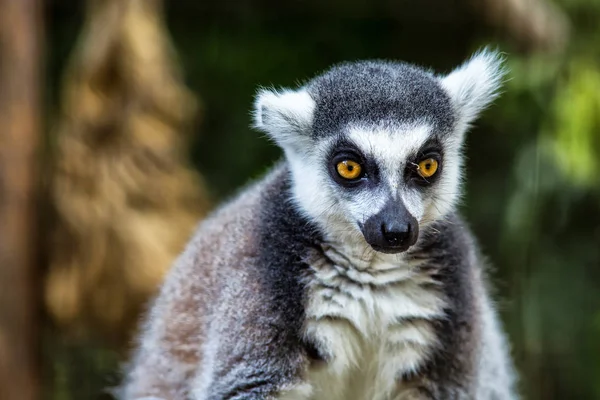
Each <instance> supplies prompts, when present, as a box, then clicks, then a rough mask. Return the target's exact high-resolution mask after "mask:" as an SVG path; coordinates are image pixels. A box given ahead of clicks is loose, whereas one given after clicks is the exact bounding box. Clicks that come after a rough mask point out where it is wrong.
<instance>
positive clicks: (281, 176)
mask: <svg viewBox="0 0 600 400" xmlns="http://www.w3.org/2000/svg"><path fill="white" fill-rule="evenodd" d="M499 65H500V60H499V58H498V57H497V55H494V54H491V53H487V52H482V53H479V54H478V55H476V56H475V57H474V58H473V59H472V60H470V61H469V62H468V63H467V64H465V65H463V66H461V67H460V68H458V69H456V70H455V71H453V72H452V73H451V74H449V75H447V76H444V77H440V76H436V75H434V74H432V73H431V72H429V71H426V70H423V69H420V68H418V67H415V66H410V65H407V64H403V63H391V62H381V61H369V62H358V63H352V64H343V65H341V66H337V67H334V68H332V69H331V70H330V71H328V72H326V73H324V74H322V75H321V76H319V77H317V78H315V79H313V80H312V81H311V82H309V83H308V84H307V85H306V86H304V87H302V88H299V89H298V90H295V91H281V92H275V91H261V92H260V93H259V95H258V98H257V102H256V104H255V106H256V110H255V126H256V127H257V128H259V129H261V130H263V131H265V132H266V133H268V134H269V135H270V136H271V137H272V138H273V139H275V141H276V142H277V143H278V144H279V145H280V146H281V148H282V149H283V150H284V153H285V161H284V162H282V163H280V164H278V165H277V166H276V167H274V168H273V169H272V170H271V171H270V172H269V173H268V174H267V175H266V177H264V178H263V179H262V180H260V181H259V182H258V183H256V184H254V185H253V186H251V187H250V188H248V189H246V190H244V191H242V192H241V193H240V194H239V195H238V196H237V197H236V198H235V199H234V200H233V201H231V202H229V203H227V204H226V205H224V206H223V207H222V208H221V209H219V210H217V212H216V213H214V214H213V216H212V217H210V218H209V219H208V220H206V221H204V222H203V223H202V224H201V226H200V227H199V229H198V231H197V232H196V234H195V235H194V237H193V238H192V240H191V243H190V244H189V245H188V247H187V248H186V250H185V251H184V253H183V254H182V255H181V256H180V258H179V259H178V261H177V262H176V264H175V266H174V267H173V269H172V270H171V271H170V272H169V274H168V277H167V279H166V282H165V284H164V285H163V287H162V289H161V292H160V295H159V296H158V298H157V299H156V301H155V303H154V305H153V307H152V309H151V312H150V315H149V318H148V320H147V323H146V327H145V328H144V329H143V330H142V333H141V343H140V348H139V350H138V352H137V356H136V357H135V358H134V360H133V363H132V366H131V370H130V371H129V373H128V377H127V378H128V379H127V380H126V384H125V386H124V393H123V396H124V398H126V399H146V400H150V399H163V400H170V399H173V400H175V399H194V400H220V399H237V400H243V399H248V400H250V399H281V400H283V399H286V400H301V399H302V400H308V399H311V400H388V399H389V400H398V399H461V400H467V399H477V400H512V399H515V398H516V395H515V393H514V391H513V385H514V382H513V381H514V379H513V369H512V363H511V361H510V356H509V351H508V347H507V343H506V339H505V337H504V334H503V332H502V329H501V327H500V324H499V320H498V317H497V314H496V311H495V310H494V308H493V307H492V305H491V302H490V299H489V295H488V290H487V288H486V285H485V282H484V281H485V279H484V276H485V272H484V268H483V263H482V261H481V259H480V255H479V252H478V249H477V245H476V243H475V240H474V238H473V236H472V235H471V233H470V232H469V230H468V229H467V228H466V227H465V226H464V224H463V223H462V221H461V219H460V218H459V217H458V216H457V215H456V213H455V209H456V202H457V199H458V197H459V195H460V182H461V179H460V177H461V171H462V143H463V140H464V134H465V132H466V130H467V128H468V126H469V124H470V123H471V122H472V121H473V120H474V118H475V117H476V116H477V114H478V113H479V112H480V111H481V110H482V109H483V108H484V107H485V106H486V105H487V104H489V102H490V101H491V100H493V98H494V97H495V93H496V90H497V88H498V87H499V84H500V76H501V72H500V66H499Z"/></svg>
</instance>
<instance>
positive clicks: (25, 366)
mask: <svg viewBox="0 0 600 400" xmlns="http://www.w3.org/2000/svg"><path fill="white" fill-rule="evenodd" d="M40 6H41V4H40V0H0V121H2V127H1V128H0V398H1V399H3V400H32V399H36V398H38V396H39V394H40V391H39V381H40V377H39V370H38V368H39V362H38V361H39V360H38V350H39V335H38V333H39V326H38V324H39V318H38V317H39V314H38V310H39V309H38V294H39V290H38V285H37V283H38V281H37V276H36V275H37V265H36V257H35V254H36V251H35V249H36V246H37V240H36V213H35V198H36V196H35V190H36V189H35V187H36V181H37V180H36V157H37V154H36V151H37V146H38V143H39V134H40V115H39V111H40V107H39V102H40V93H39V91H40V87H41V86H40V84H41V82H40V70H41V60H40V54H41V52H40V38H41V36H40V35H41V13H40V11H41V10H40Z"/></svg>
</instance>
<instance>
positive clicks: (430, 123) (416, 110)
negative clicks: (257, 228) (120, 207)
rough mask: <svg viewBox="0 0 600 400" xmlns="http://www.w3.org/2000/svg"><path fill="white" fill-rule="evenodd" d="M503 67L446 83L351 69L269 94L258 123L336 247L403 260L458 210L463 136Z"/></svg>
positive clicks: (494, 62)
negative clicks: (360, 244) (433, 226)
mask: <svg viewBox="0 0 600 400" xmlns="http://www.w3.org/2000/svg"><path fill="white" fill-rule="evenodd" d="M499 66H500V60H499V58H498V57H497V55H495V54H491V53H489V52H482V53H479V54H478V55H476V56H475V57H474V58H472V59H471V60H470V61H469V62H468V63H466V64H465V65H463V66H462V67H460V68H458V69H457V70H455V71H454V72H452V73H451V74H450V75H448V76H443V77H438V76H435V75H433V74H431V73H430V72H427V71H425V70H422V69H419V68H416V67H413V66H409V65H407V64H400V63H388V62H361V63H355V64H346V65H342V66H338V67H335V68H333V69H331V70H330V71H328V72H326V73H325V74H323V75H321V76H319V77H317V78H315V79H313V80H312V81H311V82H309V83H308V84H307V85H306V86H305V87H303V88H301V89H299V90H297V91H283V92H279V93H278V92H271V91H262V92H261V93H260V94H259V96H258V99H257V104H256V113H255V118H256V120H255V123H256V126H257V127H259V128H261V129H262V130H264V131H266V132H267V133H268V134H269V135H271V137H273V138H274V139H275V140H276V141H277V143H278V144H279V145H280V146H281V147H282V148H283V150H284V151H285V154H286V157H287V159H288V162H289V165H290V170H291V173H292V177H293V200H294V201H295V203H296V204H297V206H298V207H299V209H300V210H301V211H302V212H303V213H304V214H305V215H306V216H307V217H309V218H310V219H311V220H313V221H315V222H316V223H317V224H318V225H319V226H320V227H321V228H322V229H323V231H324V232H325V234H326V237H327V238H328V239H329V240H333V241H336V240H340V241H348V240H356V239H361V240H362V239H364V241H366V242H367V243H368V244H369V245H370V246H371V247H372V248H373V249H374V250H375V251H378V252H383V253H400V252H403V251H406V250H407V249H408V248H409V247H410V246H412V245H414V244H415V243H416V242H417V240H418V237H419V231H420V230H422V229H423V227H424V226H426V225H427V224H429V223H431V222H434V221H436V220H438V219H440V218H444V216H446V215H447V214H448V213H449V212H451V211H452V210H453V208H454V207H455V205H456V203H457V200H458V198H459V194H460V176H461V166H462V156H461V146H462V143H463V136H464V132H465V131H466V129H467V127H468V125H469V123H470V122H472V120H473V119H474V118H475V117H476V116H477V114H478V113H479V111H481V110H482V109H483V108H484V107H485V106H486V105H487V104H489V102H490V101H491V100H492V99H493V98H494V96H495V93H496V91H497V89H498V86H499V84H500V78H501V74H500V72H499V71H500V69H499Z"/></svg>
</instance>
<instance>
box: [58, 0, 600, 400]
mask: <svg viewBox="0 0 600 400" xmlns="http://www.w3.org/2000/svg"><path fill="white" fill-rule="evenodd" d="M557 3H558V5H559V6H560V7H561V8H562V9H563V10H565V12H566V13H567V15H568V17H569V19H570V20H571V22H572V27H571V31H572V32H571V38H570V40H571V42H570V44H569V47H568V48H567V50H566V52H564V53H559V54H554V55H544V54H535V53H534V54H528V55H523V54H520V53H518V52H516V51H515V49H516V48H517V47H518V46H516V45H515V44H514V43H512V42H507V41H503V40H502V36H501V35H500V34H499V33H498V32H495V31H494V32H492V31H490V30H489V29H484V28H483V27H482V26H481V23H479V22H478V17H477V16H476V15H473V14H472V12H470V11H469V10H468V9H466V8H464V7H463V5H462V3H461V2H440V3H439V4H438V3H436V6H435V7H434V8H432V7H431V4H432V3H431V2H429V1H427V2H422V3H420V2H391V1H387V0H379V1H372V2H367V1H366V0H365V1H363V0H346V1H343V2H342V1H332V2H317V1H316V0H315V1H306V2H274V1H270V0H261V1H250V0H243V1H240V2H237V3H235V4H234V3H231V2H193V1H178V2H168V4H167V9H166V12H167V17H168V25H169V29H170V31H171V34H172V35H173V37H174V42H175V45H176V48H177V50H178V54H179V57H180V61H181V63H182V64H183V67H184V71H185V74H186V77H187V78H186V79H187V84H188V85H189V87H191V88H192V89H193V90H194V91H195V92H196V93H197V94H198V95H199V96H200V98H201V99H202V102H203V105H204V109H203V113H204V118H203V122H202V124H201V125H200V126H199V128H198V129H199V135H198V137H197V140H196V141H195V143H194V145H193V147H192V148H191V149H190V150H191V154H192V158H193V160H194V163H195V165H196V166H197V168H198V169H199V170H200V171H201V172H202V173H203V174H204V175H205V176H206V179H207V183H208V186H209V189H210V190H211V191H212V192H213V195H214V196H215V198H218V199H223V198H225V197H227V196H229V195H231V194H232V193H233V192H234V191H235V190H236V188H238V187H239V186H241V185H243V184H244V183H245V182H247V181H248V180H249V179H251V178H253V177H256V176H258V175H259V174H260V173H262V172H263V171H264V170H265V168H267V167H268V166H269V165H270V164H271V163H273V162H274V161H275V160H276V159H277V158H278V157H279V156H280V152H279V150H277V149H276V148H275V147H274V146H273V145H272V144H270V143H268V141H267V140H266V139H265V138H264V137H260V135H258V134H257V133H256V132H252V131H251V130H250V129H249V128H248V126H249V124H250V118H249V110H250V107H251V102H252V96H253V94H254V91H255V89H256V86H257V85H276V86H288V85H294V84H295V83H296V82H297V80H298V79H300V80H302V79H306V78H309V77H311V76H312V75H314V74H316V73H318V72H319V71H321V70H322V69H324V68H326V67H328V66H329V65H330V64H332V63H334V62H339V61H343V60H353V59H358V58H393V59H402V60H406V61H411V62H417V63H419V64H423V65H428V66H431V67H433V68H435V69H437V70H438V71H448V69H449V68H451V67H452V66H454V65H456V64H457V63H459V62H461V61H462V60H463V59H464V58H465V57H467V56H468V55H469V53H470V52H471V51H473V50H474V49H476V48H477V47H479V46H480V45H482V44H486V43H489V42H492V43H496V44H498V45H499V46H500V48H501V49H503V50H504V51H506V52H507V58H508V60H509V65H508V66H509V68H510V69H511V71H512V72H511V76H510V80H509V81H508V82H507V85H506V88H505V93H504V95H503V96H502V97H501V98H500V99H499V100H498V101H497V102H496V104H495V105H494V107H492V108H491V109H490V110H489V111H487V112H486V113H485V115H484V117H483V118H482V120H480V121H479V122H478V123H477V126H476V127H475V128H474V130H473V131H472V132H471V133H470V135H469V139H468V147H467V165H466V168H467V175H468V179H467V182H466V188H465V189H466V191H467V196H466V201H465V203H464V205H463V208H462V211H463V213H464V214H465V216H466V218H467V219H468V221H469V222H470V224H471V226H472V228H473V229H474V231H475V232H476V234H477V236H478V237H479V239H480V241H481V244H482V247H483V250H484V252H485V253H486V254H488V255H489V258H490V260H491V264H492V265H493V266H494V272H493V276H494V282H495V284H496V286H497V288H498V294H499V299H500V300H499V302H498V305H499V308H500V310H501V311H502V316H503V318H504V321H505V323H506V327H507V330H508V332H509V334H510V338H511V341H512V343H513V347H514V355H515V359H516V362H517V364H518V367H519V370H520V375H521V388H522V392H523V393H524V395H525V396H524V397H525V398H527V399H540V400H541V399H544V400H546V399H550V400H552V399H600V380H599V379H598V378H600V175H599V174H598V172H597V171H598V169H599V168H600V161H599V160H600V24H598V21H600V1H596V0H560V1H558V2H557ZM461 7H463V8H461ZM432 9H434V10H435V12H432V11H431V10H432ZM80 11H81V10H78V9H77V8H76V7H74V6H73V5H65V4H64V3H60V2H56V3H54V4H53V7H51V8H50V9H49V13H50V16H49V17H50V20H51V21H53V22H52V23H51V26H50V31H49V36H50V41H51V43H50V52H51V53H50V54H49V60H50V63H49V65H48V72H49V76H50V82H51V87H50V91H49V93H50V94H49V98H48V102H49V109H50V110H52V109H53V108H52V107H53V106H52V105H53V104H55V100H56V95H57V92H56V87H57V86H56V85H57V82H58V77H59V74H60V71H61V70H62V68H63V67H64V62H65V59H66V55H67V54H68V51H69V49H70V48H71V46H72V44H73V38H74V37H75V36H76V34H77V32H78V29H79V28H80V24H81V13H80ZM52 115H53V113H52V112H50V116H52ZM48 336H49V343H50V344H48V346H49V347H52V346H55V348H56V349H57V350H56V352H57V354H60V357H59V358H56V361H55V362H54V364H53V365H49V366H48V370H49V378H50V379H51V380H52V377H55V379H54V384H55V389H56V390H55V391H54V393H55V394H54V395H49V396H48V398H53V399H60V400H63V399H65V400H66V399H80V398H100V397H99V393H101V390H100V388H103V387H105V386H106V385H107V380H108V381H110V382H113V380H114V379H116V378H115V369H114V368H115V367H116V359H113V360H112V361H111V362H108V361H102V360H107V356H106V355H105V354H104V353H103V351H101V350H94V351H91V350H90V349H91V348H93V347H91V346H92V345H91V344H90V345H89V346H86V345H82V346H79V347H76V348H75V347H73V346H69V345H64V344H61V343H62V342H61V340H60V339H59V336H58V335H55V334H54V333H49V335H48ZM98 357H100V358H98ZM96 358H98V360H96ZM108 358H110V357H108ZM63 362H65V363H78V365H84V364H86V363H87V365H90V367H89V371H93V373H90V374H88V375H87V376H86V377H85V378H83V377H80V376H79V375H77V376H69V375H68V374H67V376H64V374H63V375H60V374H61V373H62V372H61V371H64V368H63V367H61V365H62V363H63ZM102 363H104V364H102ZM101 365H103V366H101ZM61 368H63V369H61ZM59 377H60V379H58V378H59ZM107 377H111V378H110V379H109V378H107ZM80 379H81V381H80ZM83 381H85V382H86V383H85V385H83V384H81V382H83ZM74 382H75V383H74ZM59 392H60V393H62V394H60V395H59V394H58V393H59Z"/></svg>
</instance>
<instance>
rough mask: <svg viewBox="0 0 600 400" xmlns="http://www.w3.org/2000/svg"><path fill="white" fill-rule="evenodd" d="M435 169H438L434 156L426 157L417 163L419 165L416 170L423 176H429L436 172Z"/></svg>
mask: <svg viewBox="0 0 600 400" xmlns="http://www.w3.org/2000/svg"><path fill="white" fill-rule="evenodd" d="M437 169H438V162H437V160H436V159H435V158H427V159H425V160H422V161H421V162H420V163H419V165H418V167H417V172H418V173H419V175H421V176H422V177H423V178H430V177H432V176H433V175H434V174H435V173H436V171H437Z"/></svg>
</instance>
